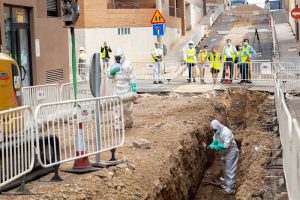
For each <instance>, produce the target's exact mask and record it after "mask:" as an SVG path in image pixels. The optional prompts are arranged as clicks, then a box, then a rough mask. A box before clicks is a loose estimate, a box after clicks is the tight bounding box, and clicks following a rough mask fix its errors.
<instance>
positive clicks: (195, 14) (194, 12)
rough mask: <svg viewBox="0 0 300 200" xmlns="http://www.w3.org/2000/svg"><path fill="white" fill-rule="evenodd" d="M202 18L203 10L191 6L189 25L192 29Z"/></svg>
mask: <svg viewBox="0 0 300 200" xmlns="http://www.w3.org/2000/svg"><path fill="white" fill-rule="evenodd" d="M202 17H203V8H202V7H198V6H196V5H194V4H191V25H192V28H194V27H195V25H196V24H198V23H199V22H200V21H201V19H202Z"/></svg>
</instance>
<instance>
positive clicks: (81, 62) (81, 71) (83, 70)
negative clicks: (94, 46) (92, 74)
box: [78, 47, 88, 78]
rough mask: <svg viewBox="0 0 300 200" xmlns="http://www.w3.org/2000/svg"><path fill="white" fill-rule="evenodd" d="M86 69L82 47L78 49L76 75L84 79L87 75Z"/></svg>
mask: <svg viewBox="0 0 300 200" xmlns="http://www.w3.org/2000/svg"><path fill="white" fill-rule="evenodd" d="M87 70H88V69H87V67H86V54H85V50H84V47H80V48H79V59H78V73H79V75H80V76H81V77H82V78H84V77H85V76H86V75H87Z"/></svg>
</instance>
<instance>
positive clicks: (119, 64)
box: [107, 48, 136, 128]
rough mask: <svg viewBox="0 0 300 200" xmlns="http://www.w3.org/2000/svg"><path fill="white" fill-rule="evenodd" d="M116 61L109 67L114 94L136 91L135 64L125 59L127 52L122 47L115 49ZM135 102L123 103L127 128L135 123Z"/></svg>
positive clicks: (126, 93)
mask: <svg viewBox="0 0 300 200" xmlns="http://www.w3.org/2000/svg"><path fill="white" fill-rule="evenodd" d="M114 58H115V62H114V64H112V65H111V66H110V67H109V69H108V73H107V74H108V77H109V78H111V79H113V86H114V94H115V95H120V96H122V95H125V96H126V95H128V93H131V92H134V93H135V92H136V83H135V73H134V70H133V66H132V65H131V63H130V62H129V61H127V60H125V54H124V52H123V50H122V49H121V48H117V49H116V51H115V55H114ZM132 109H133V102H127V103H124V104H123V110H124V119H125V128H131V127H132V125H133V117H132Z"/></svg>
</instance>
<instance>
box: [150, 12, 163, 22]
mask: <svg viewBox="0 0 300 200" xmlns="http://www.w3.org/2000/svg"><path fill="white" fill-rule="evenodd" d="M165 22H166V20H165V18H164V17H163V15H162V14H161V12H160V11H159V10H156V11H155V13H154V15H153V17H152V19H151V24H162V23H165Z"/></svg>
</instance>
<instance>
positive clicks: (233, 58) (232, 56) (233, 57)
mask: <svg viewBox="0 0 300 200" xmlns="http://www.w3.org/2000/svg"><path fill="white" fill-rule="evenodd" d="M226 48H228V47H227V46H225V51H226ZM226 58H227V56H226V54H224V58H223V60H224V61H226ZM231 58H232V61H233V62H234V60H235V54H234V51H232V53H231Z"/></svg>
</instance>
